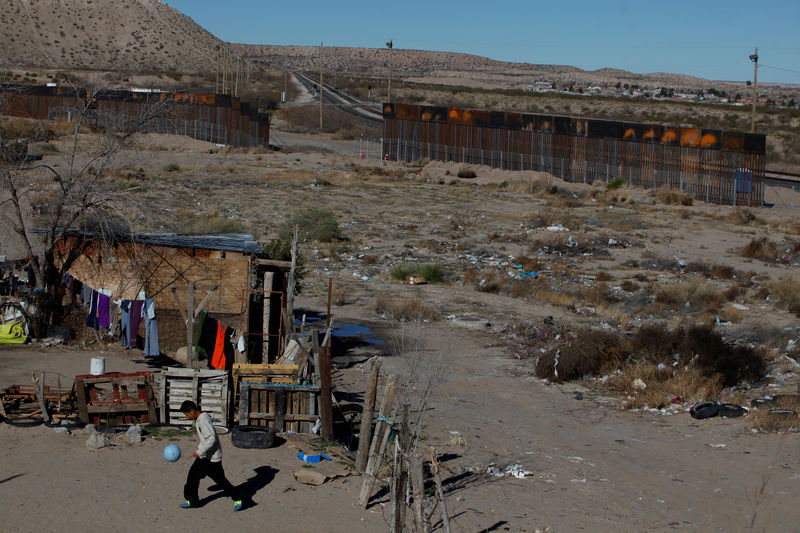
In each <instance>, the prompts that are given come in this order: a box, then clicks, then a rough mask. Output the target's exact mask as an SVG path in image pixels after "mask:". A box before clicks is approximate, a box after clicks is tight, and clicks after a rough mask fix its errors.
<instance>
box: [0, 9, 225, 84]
mask: <svg viewBox="0 0 800 533" xmlns="http://www.w3.org/2000/svg"><path fill="white" fill-rule="evenodd" d="M3 4H4V5H3V7H2V9H0V45H1V46H0V68H14V67H31V68H45V69H80V70H101V71H105V70H111V71H117V72H131V73H149V72H200V71H209V70H213V69H214V65H215V61H216V56H217V52H216V47H217V46H218V45H220V44H221V42H220V41H219V39H217V38H216V37H214V36H213V35H211V34H210V33H209V32H207V31H206V30H204V29H203V28H201V27H200V26H198V25H197V24H196V23H195V22H194V21H193V20H192V19H190V18H189V17H187V16H186V15H183V14H182V13H180V12H179V11H177V10H175V9H173V8H171V7H170V6H168V5H167V4H165V3H164V2H162V1H161V0H58V1H53V0H3Z"/></svg>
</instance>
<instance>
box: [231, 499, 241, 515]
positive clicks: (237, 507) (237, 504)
mask: <svg viewBox="0 0 800 533" xmlns="http://www.w3.org/2000/svg"><path fill="white" fill-rule="evenodd" d="M241 510H242V500H236V501H235V502H233V512H234V513H235V512H236V511H241Z"/></svg>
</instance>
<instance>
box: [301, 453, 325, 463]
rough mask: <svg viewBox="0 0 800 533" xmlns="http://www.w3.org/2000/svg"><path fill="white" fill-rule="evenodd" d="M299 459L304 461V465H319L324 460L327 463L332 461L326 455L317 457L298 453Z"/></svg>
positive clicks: (322, 454)
mask: <svg viewBox="0 0 800 533" xmlns="http://www.w3.org/2000/svg"><path fill="white" fill-rule="evenodd" d="M297 458H298V459H300V460H301V461H303V462H304V463H319V462H321V461H322V460H323V459H324V460H325V461H330V460H331V458H330V457H328V456H327V455H325V454H324V453H320V454H317V455H306V454H304V453H303V452H297Z"/></svg>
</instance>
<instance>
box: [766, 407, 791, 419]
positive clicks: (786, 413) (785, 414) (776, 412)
mask: <svg viewBox="0 0 800 533" xmlns="http://www.w3.org/2000/svg"><path fill="white" fill-rule="evenodd" d="M769 416H775V417H780V418H797V411H793V410H791V409H770V410H769Z"/></svg>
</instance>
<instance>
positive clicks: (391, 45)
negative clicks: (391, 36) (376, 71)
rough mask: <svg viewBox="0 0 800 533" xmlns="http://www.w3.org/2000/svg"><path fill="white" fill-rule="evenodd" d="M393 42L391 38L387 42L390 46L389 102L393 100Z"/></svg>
mask: <svg viewBox="0 0 800 533" xmlns="http://www.w3.org/2000/svg"><path fill="white" fill-rule="evenodd" d="M393 44H394V43H392V41H391V40H390V41H389V42H388V43H386V46H388V47H389V91H388V92H389V94H388V96H387V100H388V101H389V102H391V101H392V50H393V48H394V46H393Z"/></svg>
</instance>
